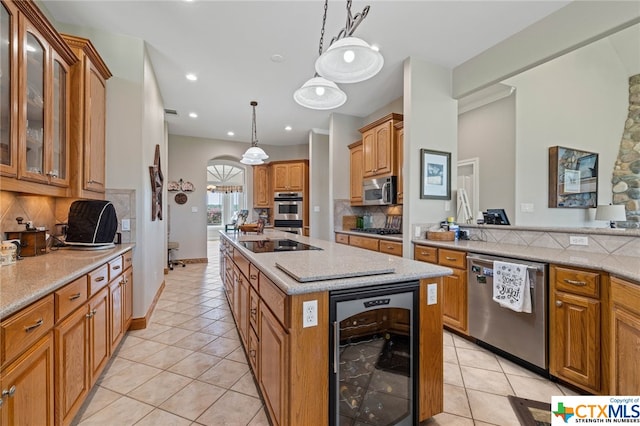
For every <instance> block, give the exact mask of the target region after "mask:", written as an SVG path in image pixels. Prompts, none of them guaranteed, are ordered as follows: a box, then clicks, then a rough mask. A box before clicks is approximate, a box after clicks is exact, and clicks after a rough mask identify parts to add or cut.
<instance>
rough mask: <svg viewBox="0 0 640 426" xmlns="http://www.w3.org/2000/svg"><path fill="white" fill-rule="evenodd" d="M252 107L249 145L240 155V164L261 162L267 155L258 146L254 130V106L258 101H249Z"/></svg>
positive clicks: (256, 134)
mask: <svg viewBox="0 0 640 426" xmlns="http://www.w3.org/2000/svg"><path fill="white" fill-rule="evenodd" d="M250 105H251V106H252V107H253V115H252V118H251V147H250V148H249V149H247V151H246V152H245V153H244V154H243V155H242V159H241V160H240V162H241V163H242V164H248V165H252V166H253V165H257V164H263V163H264V161H263V160H266V159H267V158H269V156H268V155H267V154H266V153H265V152H264V151H263V150H262V148H260V147H259V146H258V132H257V130H256V106H258V102H256V101H251V103H250Z"/></svg>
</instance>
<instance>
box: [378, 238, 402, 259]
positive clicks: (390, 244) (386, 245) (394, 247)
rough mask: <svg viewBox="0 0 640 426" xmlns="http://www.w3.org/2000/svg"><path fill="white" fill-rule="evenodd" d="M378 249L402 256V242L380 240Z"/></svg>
mask: <svg viewBox="0 0 640 426" xmlns="http://www.w3.org/2000/svg"><path fill="white" fill-rule="evenodd" d="M380 251H381V252H382V253H388V254H392V255H394V256H400V257H402V243H398V242H395V241H386V240H380Z"/></svg>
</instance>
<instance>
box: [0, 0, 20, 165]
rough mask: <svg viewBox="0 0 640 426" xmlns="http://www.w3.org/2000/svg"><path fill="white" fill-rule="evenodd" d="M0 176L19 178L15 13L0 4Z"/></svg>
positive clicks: (9, 5)
mask: <svg viewBox="0 0 640 426" xmlns="http://www.w3.org/2000/svg"><path fill="white" fill-rule="evenodd" d="M0 40H1V44H0V67H1V68H0V175H2V176H10V177H16V176H17V175H18V156H17V153H18V127H17V121H18V108H17V104H18V101H17V98H18V79H17V78H16V77H15V76H17V75H18V49H17V45H18V11H17V9H16V7H15V6H14V5H13V3H11V2H7V3H5V2H4V1H3V2H1V3H0Z"/></svg>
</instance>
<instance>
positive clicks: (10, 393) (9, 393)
mask: <svg viewBox="0 0 640 426" xmlns="http://www.w3.org/2000/svg"><path fill="white" fill-rule="evenodd" d="M14 393H16V385H13V386H11V387H10V388H9V390H6V389H5V390H3V391H2V397H3V398H4V397H6V396H13V394H14Z"/></svg>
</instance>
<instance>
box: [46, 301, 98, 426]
mask: <svg viewBox="0 0 640 426" xmlns="http://www.w3.org/2000/svg"><path fill="white" fill-rule="evenodd" d="M89 322H90V310H89V305H86V306H85V308H83V309H77V310H76V311H75V312H74V313H73V314H71V316H69V317H68V318H67V319H66V320H64V321H63V322H62V323H61V324H59V325H58V326H56V328H55V329H54V334H55V347H56V399H57V410H56V423H57V424H58V425H64V424H69V423H71V420H72V419H73V416H74V415H75V413H77V411H78V409H79V408H80V406H81V405H82V402H83V401H84V398H85V397H86V396H87V394H88V393H89V390H90V389H91V383H90V377H89V370H90V367H89V359H90V355H89V348H90V345H89V342H90V339H91V337H90V335H89V330H90V327H89Z"/></svg>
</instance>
